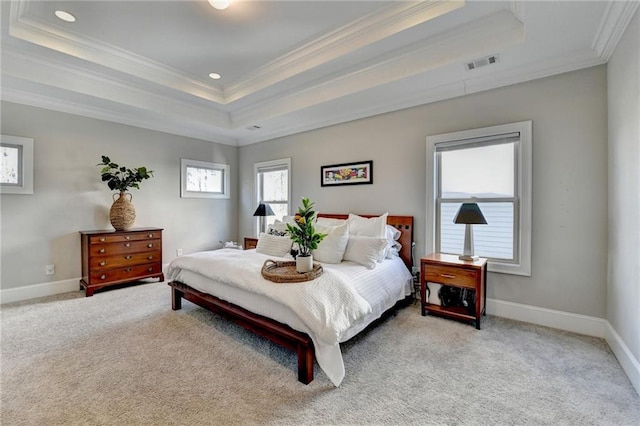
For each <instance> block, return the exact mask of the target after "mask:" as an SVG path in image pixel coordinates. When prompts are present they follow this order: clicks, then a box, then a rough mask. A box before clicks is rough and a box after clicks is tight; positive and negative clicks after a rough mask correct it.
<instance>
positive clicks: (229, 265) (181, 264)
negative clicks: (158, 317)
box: [167, 249, 372, 386]
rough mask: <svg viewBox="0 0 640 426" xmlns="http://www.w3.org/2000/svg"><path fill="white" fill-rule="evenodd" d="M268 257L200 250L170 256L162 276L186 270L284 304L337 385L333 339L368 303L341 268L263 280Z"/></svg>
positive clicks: (337, 354) (335, 342)
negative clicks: (300, 278) (308, 276)
mask: <svg viewBox="0 0 640 426" xmlns="http://www.w3.org/2000/svg"><path fill="white" fill-rule="evenodd" d="M269 258H272V257H271V256H265V255H263V254H259V253H256V252H255V251H240V250H230V249H223V250H215V251H210V252H200V253H195V254H192V255H188V256H181V257H178V258H176V259H175V260H173V261H172V262H171V263H170V264H169V267H168V270H167V277H168V279H169V280H175V279H178V280H179V276H180V272H181V271H182V270H189V271H193V272H196V273H198V274H200V275H203V276H205V277H207V278H210V279H212V280H215V281H219V282H222V283H225V284H228V285H231V286H235V287H238V288H242V289H244V290H247V291H250V292H253V293H257V294H261V295H264V296H265V297H267V298H269V299H272V300H274V301H276V302H278V303H281V304H283V305H285V306H288V307H289V308H290V309H291V310H292V311H293V312H295V314H296V315H297V316H298V317H299V318H300V319H301V320H302V321H303V322H304V324H305V325H306V327H307V328H308V329H309V331H310V333H309V335H310V337H311V338H312V340H313V341H314V345H315V347H316V359H317V361H318V364H319V365H320V366H321V367H322V368H323V370H324V371H325V372H326V373H327V376H329V378H330V379H331V381H332V382H333V383H334V384H335V385H336V386H338V385H339V384H340V383H341V382H342V379H343V378H344V366H343V364H342V356H341V353H340V345H339V342H340V341H341V340H342V338H343V336H344V334H345V333H346V332H347V331H348V330H349V329H351V328H353V327H354V326H357V325H358V324H360V323H361V322H363V321H364V320H365V319H366V317H367V316H368V315H369V314H370V313H371V312H372V308H371V306H370V304H369V303H368V302H367V301H366V300H365V299H364V298H363V297H362V296H360V295H359V294H358V292H357V291H356V289H355V288H354V284H353V283H351V282H350V281H349V280H348V279H347V277H346V276H345V275H344V274H343V273H342V272H340V271H338V270H334V269H329V268H324V273H323V274H322V275H321V276H320V277H318V278H317V279H315V280H313V281H307V282H302V283H292V284H282V283H274V282H271V281H269V280H266V279H264V278H263V277H262V275H261V273H260V271H261V269H262V265H263V264H264V261H265V260H266V259H269ZM282 260H285V259H282ZM187 284H188V283H187ZM337 359H339V364H340V367H341V368H338V369H336V368H334V367H335V365H336V360H337ZM329 366H330V367H329ZM325 367H329V368H325Z"/></svg>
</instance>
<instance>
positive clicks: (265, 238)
mask: <svg viewBox="0 0 640 426" xmlns="http://www.w3.org/2000/svg"><path fill="white" fill-rule="evenodd" d="M292 244H293V240H292V239H291V238H289V237H278V236H276V235H269V234H265V233H264V232H261V233H260V236H259V237H258V245H257V246H256V253H262V254H267V255H269V256H277V257H285V256H286V255H287V254H288V253H289V252H290V251H291V245H292Z"/></svg>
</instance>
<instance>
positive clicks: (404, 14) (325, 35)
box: [1, 0, 640, 145]
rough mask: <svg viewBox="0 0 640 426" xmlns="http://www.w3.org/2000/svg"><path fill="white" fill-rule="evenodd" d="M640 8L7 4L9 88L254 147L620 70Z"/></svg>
mask: <svg viewBox="0 0 640 426" xmlns="http://www.w3.org/2000/svg"><path fill="white" fill-rule="evenodd" d="M639 4H640V3H639V2H637V1H630V2H621V1H609V2H605V1H566V2H557V1H542V2H533V1H479V0H476V1H474V0H466V1H463V0H457V1H421V2H418V1H326V0H325V1H249V0H235V1H234V2H233V3H232V4H231V6H229V8H227V9H226V10H222V11H220V10H216V9H213V8H212V7H211V6H210V5H209V4H208V2H207V1H205V0H201V1H187V0H183V1H180V0H178V1H161V0H146V1H98V0H84V1H55V0H48V1H31V0H10V1H9V0H2V3H1V7H2V22H1V25H2V33H1V37H2V93H1V94H2V99H3V100H7V101H12V102H18V103H24V104H28V105H34V106H39V107H44V108H49V109H54V110H59V111H64V112H70V113H74V114H79V115H84V116H88V117H95V118H100V119H104V120H110V121H114V122H119V123H125V124H131V125H135V126H139V127H144V128H149V129H154V130H160V131H164V132H169V133H174V134H177V135H183V136H189V137H194V138H199V139H204V140H210V141H215V142H220V143H225V144H230V145H245V144H249V143H255V142H260V141H265V140H268V139H272V138H275V137H279V136H284V135H289V134H293V133H297V132H301V131H305V130H310V129H315V128H319V127H323V126H327V125H331V124H335V123H340V122H344V121H348V120H353V119H357V118H362V117H367V116H370V115H374V114H380V113H384V112H388V111H394V110H398V109H401V108H407V107H410V106H415V105H421V104H426V103H429V102H434V101H437V100H442V99H447V98H451V97H455V96H461V95H465V94H469V93H474V92H478V91H482V90H487V89H491V88H495V87H500V86H505V85H509V84H514V83H518V82H522V81H527V80H532V79H535V78H541V77H545V76H549V75H553V74H558V73H562V72H567V71H572V70H576V69H580V68H585V67H589V66H593V65H597V64H602V63H605V62H606V61H607V60H608V59H609V56H610V55H611V53H612V52H613V49H614V47H615V45H616V43H617V42H618V40H619V38H620V36H621V35H622V33H623V31H624V29H625V28H626V26H627V24H628V23H629V21H630V19H631V18H632V16H633V14H634V13H635V11H636V9H637V8H638V5H639ZM56 10H65V11H68V12H70V13H72V14H73V15H75V16H76V18H77V21H76V22H74V23H67V22H63V21H61V20H59V19H57V18H56V17H55V15H54V11H56ZM489 55H497V56H498V61H497V63H495V64H492V65H489V66H486V67H481V68H477V69H475V70H472V71H468V70H467V69H466V66H465V64H466V63H467V62H470V61H473V60H476V59H480V58H483V57H486V56H489ZM210 72H217V73H220V74H221V75H222V78H221V79H220V80H212V79H210V78H209V77H208V74H209V73H210ZM256 127H259V128H256Z"/></svg>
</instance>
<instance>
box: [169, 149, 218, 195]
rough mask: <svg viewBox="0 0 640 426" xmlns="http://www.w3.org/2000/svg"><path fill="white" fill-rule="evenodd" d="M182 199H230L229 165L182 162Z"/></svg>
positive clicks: (183, 160) (194, 161)
mask: <svg viewBox="0 0 640 426" xmlns="http://www.w3.org/2000/svg"><path fill="white" fill-rule="evenodd" d="M180 168H181V175H180V182H181V189H180V196H181V197H182V198H229V165H228V164H218V163H208V162H206V161H196V160H186V159H184V158H183V159H182V160H180Z"/></svg>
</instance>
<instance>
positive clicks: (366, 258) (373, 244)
mask: <svg viewBox="0 0 640 426" xmlns="http://www.w3.org/2000/svg"><path fill="white" fill-rule="evenodd" d="M386 247H387V240H386V239H384V238H376V237H359V236H354V235H350V236H349V242H348V243H347V249H346V250H345V252H344V260H349V261H351V262H356V263H359V264H360V265H363V266H366V267H367V269H373V268H375V267H376V263H377V262H378V259H380V257H381V256H384V253H385V249H386Z"/></svg>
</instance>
